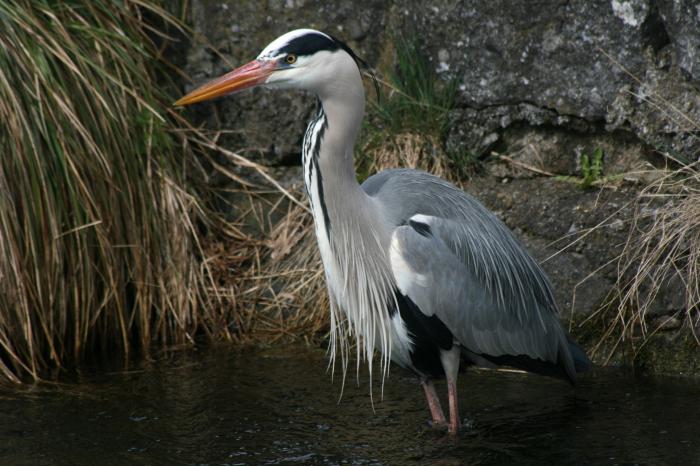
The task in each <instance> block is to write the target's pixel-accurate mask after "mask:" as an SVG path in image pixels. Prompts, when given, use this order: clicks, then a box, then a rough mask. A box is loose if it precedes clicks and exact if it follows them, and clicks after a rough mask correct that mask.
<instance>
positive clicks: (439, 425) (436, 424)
mask: <svg viewBox="0 0 700 466" xmlns="http://www.w3.org/2000/svg"><path fill="white" fill-rule="evenodd" d="M428 425H429V426H430V427H431V428H433V429H435V430H447V427H448V425H447V421H446V420H445V419H442V420H437V421H436V420H435V419H431V420H429V421H428Z"/></svg>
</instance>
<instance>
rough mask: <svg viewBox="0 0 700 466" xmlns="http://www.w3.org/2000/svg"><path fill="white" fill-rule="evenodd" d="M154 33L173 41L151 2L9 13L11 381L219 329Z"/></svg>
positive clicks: (1, 144) (5, 54)
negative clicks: (208, 309)
mask: <svg viewBox="0 0 700 466" xmlns="http://www.w3.org/2000/svg"><path fill="white" fill-rule="evenodd" d="M146 17H148V18H149V20H148V21H147V20H146V19H145V18H146ZM154 20H155V22H154ZM156 22H157V24H159V25H161V26H162V25H165V24H167V25H170V26H172V27H176V22H175V21H174V20H173V19H172V18H171V17H170V16H169V15H168V13H166V12H165V11H164V10H163V9H161V8H160V7H159V6H158V4H156V3H150V2H143V1H139V0H133V1H132V0H125V1H121V2H113V1H107V0H98V1H91V0H73V1H68V2H53V1H46V0H16V1H13V2H0V121H1V122H2V126H1V127H0V150H1V151H2V157H1V158H0V191H1V194H0V374H2V376H4V378H6V379H9V380H14V381H18V380H22V379H27V378H30V379H38V378H40V377H41V376H42V374H43V373H44V371H45V370H46V369H47V368H60V367H62V366H65V365H66V364H70V363H73V362H76V361H80V360H81V359H83V358H84V357H85V356H86V355H92V354H97V353H100V354H102V353H121V354H125V355H128V354H129V352H130V351H131V350H133V349H134V348H141V349H147V348H148V347H149V345H151V344H153V343H154V342H157V343H168V344H172V343H179V342H187V341H191V340H192V338H193V337H194V333H195V332H196V331H197V330H198V329H201V328H202V327H206V326H207V325H208V320H211V319H215V317H212V316H207V314H206V313H204V312H201V311H202V310H203V308H204V307H205V306H206V301H207V297H206V296H205V295H204V294H203V289H204V282H205V274H204V273H203V270H202V268H201V266H200V260H199V259H198V255H199V252H198V244H197V240H196V231H195V223H196V218H197V216H198V212H199V210H198V209H199V208H198V204H197V201H196V200H195V198H194V197H193V196H191V195H190V194H189V193H188V192H187V191H186V190H185V189H184V188H183V187H182V180H183V178H184V176H185V168H186V166H187V164H186V163H183V161H182V156H183V146H182V144H181V143H182V141H181V140H180V139H179V137H178V136H177V135H175V134H174V133H171V132H169V129H170V127H171V126H172V125H171V123H170V121H169V117H168V115H167V112H168V110H167V107H168V105H169V103H170V102H172V100H173V99H172V98H170V97H168V96H166V95H165V93H164V91H162V90H161V89H162V87H161V86H160V84H159V83H158V82H156V79H155V73H156V70H157V69H158V68H159V67H160V66H161V62H159V56H160V50H159V48H158V44H156V42H155V40H156V39H157V40H158V41H159V42H162V41H163V40H166V39H167V35H165V34H164V32H163V31H161V30H158V26H154V24H155V23H156Z"/></svg>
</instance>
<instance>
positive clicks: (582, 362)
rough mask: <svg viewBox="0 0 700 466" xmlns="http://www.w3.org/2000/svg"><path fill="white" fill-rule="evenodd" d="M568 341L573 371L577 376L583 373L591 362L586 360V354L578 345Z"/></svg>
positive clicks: (570, 340)
mask: <svg viewBox="0 0 700 466" xmlns="http://www.w3.org/2000/svg"><path fill="white" fill-rule="evenodd" d="M568 340H569V351H570V352H571V358H572V359H573V360H574V370H575V371H576V373H577V374H580V373H581V372H585V371H587V370H588V368H589V367H591V360H590V359H588V356H587V355H586V352H585V351H584V350H583V348H581V347H580V346H579V345H578V343H576V342H575V341H574V340H572V339H571V337H568Z"/></svg>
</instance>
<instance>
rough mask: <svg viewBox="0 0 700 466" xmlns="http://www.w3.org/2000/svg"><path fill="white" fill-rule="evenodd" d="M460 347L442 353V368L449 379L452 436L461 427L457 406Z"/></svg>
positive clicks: (450, 430)
mask: <svg viewBox="0 0 700 466" xmlns="http://www.w3.org/2000/svg"><path fill="white" fill-rule="evenodd" d="M459 358H460V349H459V346H457V345H454V346H453V347H452V349H450V350H449V351H441V352H440V360H441V361H442V367H443V369H445V378H446V379H447V396H448V400H449V403H450V424H449V426H448V430H449V432H450V434H456V433H457V431H458V430H459V427H460V422H459V407H458V405H457V374H458V373H459Z"/></svg>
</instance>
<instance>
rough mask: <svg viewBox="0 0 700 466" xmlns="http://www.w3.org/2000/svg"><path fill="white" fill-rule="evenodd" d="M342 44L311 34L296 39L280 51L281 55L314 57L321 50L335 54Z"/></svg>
mask: <svg viewBox="0 0 700 466" xmlns="http://www.w3.org/2000/svg"><path fill="white" fill-rule="evenodd" d="M340 47H341V46H340V44H338V42H336V41H335V40H333V39H329V38H328V37H326V36H324V35H322V34H315V33H309V34H304V35H303V36H299V37H295V38H294V39H292V40H291V41H289V43H288V44H287V45H285V46H284V47H282V48H281V49H279V52H280V53H292V54H295V55H297V56H299V55H312V54H314V53H316V52H319V51H321V50H328V51H329V52H333V51H335V50H338V49H339V48H340Z"/></svg>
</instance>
